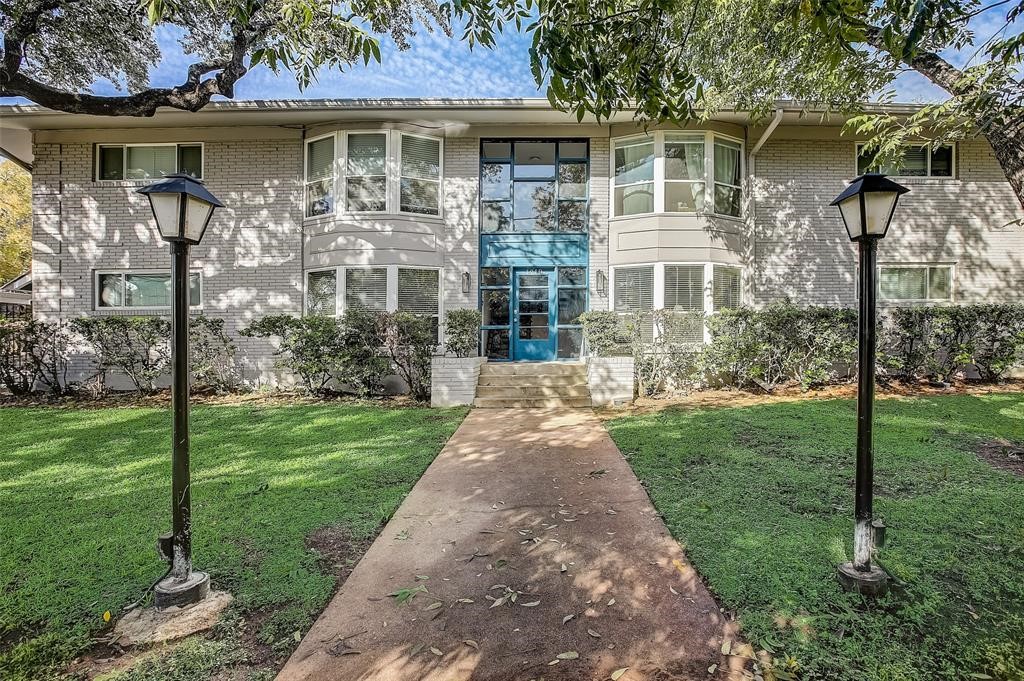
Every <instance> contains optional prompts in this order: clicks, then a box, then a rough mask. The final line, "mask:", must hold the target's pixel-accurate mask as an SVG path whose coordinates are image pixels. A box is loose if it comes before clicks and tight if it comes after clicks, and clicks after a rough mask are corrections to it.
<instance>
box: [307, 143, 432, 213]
mask: <svg viewBox="0 0 1024 681" xmlns="http://www.w3.org/2000/svg"><path fill="white" fill-rule="evenodd" d="M305 153H306V161H305V167H306V176H305V184H306V195H305V203H306V208H305V215H306V217H307V218H314V217H318V216H321V215H330V214H333V213H336V212H342V213H396V214H398V213H406V214H412V215H420V216H438V217H439V216H440V215H441V185H442V176H443V170H442V157H443V153H442V144H441V140H440V139H437V138H434V137H426V136H423V135H413V134H409V133H405V132H401V131H398V130H367V131H349V132H339V133H331V134H329V135H325V136H323V137H319V138H314V139H310V140H308V141H307V142H306V152H305Z"/></svg>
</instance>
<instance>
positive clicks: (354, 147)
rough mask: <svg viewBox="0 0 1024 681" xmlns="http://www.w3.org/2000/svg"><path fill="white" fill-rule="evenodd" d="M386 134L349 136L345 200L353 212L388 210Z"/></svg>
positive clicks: (353, 134)
mask: <svg viewBox="0 0 1024 681" xmlns="http://www.w3.org/2000/svg"><path fill="white" fill-rule="evenodd" d="M387 158H388V137H387V134H386V133H382V132H381V133H350V134H349V136H348V159H347V163H346V168H345V172H346V175H345V201H346V206H347V209H348V210H350V211H353V212H358V211H376V212H382V211H386V210H387V207H388V206H387V198H388V192H387V184H388V178H387V165H388V164H387Z"/></svg>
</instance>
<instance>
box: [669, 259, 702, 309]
mask: <svg viewBox="0 0 1024 681" xmlns="http://www.w3.org/2000/svg"><path fill="white" fill-rule="evenodd" d="M665 309H666V310H676V311H679V312H702V311H703V310H704V265H665Z"/></svg>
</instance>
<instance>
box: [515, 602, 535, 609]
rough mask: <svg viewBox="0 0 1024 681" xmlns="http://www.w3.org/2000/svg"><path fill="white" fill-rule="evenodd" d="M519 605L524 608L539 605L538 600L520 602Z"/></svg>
mask: <svg viewBox="0 0 1024 681" xmlns="http://www.w3.org/2000/svg"><path fill="white" fill-rule="evenodd" d="M519 605H521V606H523V607H524V608H535V607H537V606H538V605H540V601H532V602H530V603H520V604H519Z"/></svg>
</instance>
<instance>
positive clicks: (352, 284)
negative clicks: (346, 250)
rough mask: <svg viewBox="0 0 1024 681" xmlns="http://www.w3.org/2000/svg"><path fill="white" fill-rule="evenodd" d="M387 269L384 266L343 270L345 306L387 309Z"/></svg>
mask: <svg viewBox="0 0 1024 681" xmlns="http://www.w3.org/2000/svg"><path fill="white" fill-rule="evenodd" d="M387 306H388V271H387V268H384V267H366V268H348V269H346V270H345V307H346V308H349V307H356V308H362V309H364V310H380V311H384V310H387Z"/></svg>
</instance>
